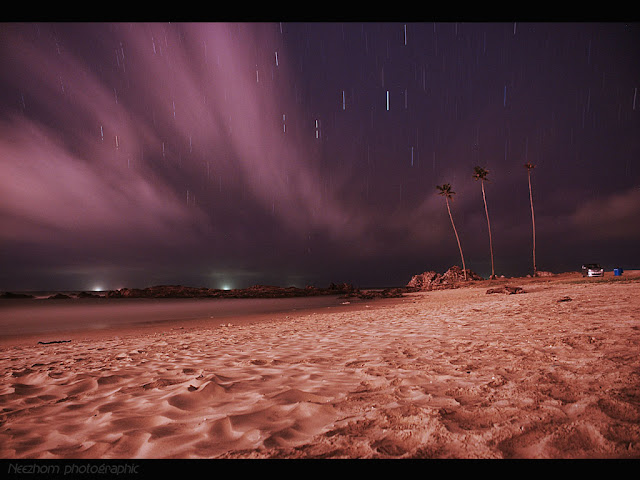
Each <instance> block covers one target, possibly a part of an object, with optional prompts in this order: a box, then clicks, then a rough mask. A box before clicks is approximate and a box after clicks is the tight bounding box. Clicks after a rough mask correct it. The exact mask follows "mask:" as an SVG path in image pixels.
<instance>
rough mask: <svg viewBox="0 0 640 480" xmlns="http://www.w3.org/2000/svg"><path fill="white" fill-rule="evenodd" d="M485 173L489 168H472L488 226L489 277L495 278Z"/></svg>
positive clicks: (487, 173)
mask: <svg viewBox="0 0 640 480" xmlns="http://www.w3.org/2000/svg"><path fill="white" fill-rule="evenodd" d="M487 175H489V170H487V169H485V168H482V167H474V169H473V179H474V180H480V185H481V186H482V199H483V200H484V213H485V214H486V215H487V227H488V228H489V252H490V253H491V278H496V272H495V270H494V268H493V242H492V240H491V223H490V222H489V210H488V209H487V197H486V196H485V194H484V182H485V180H486V181H487V182H488V181H489V180H487Z"/></svg>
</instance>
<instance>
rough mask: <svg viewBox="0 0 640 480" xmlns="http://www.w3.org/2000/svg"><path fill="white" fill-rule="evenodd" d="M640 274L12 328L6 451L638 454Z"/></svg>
mask: <svg viewBox="0 0 640 480" xmlns="http://www.w3.org/2000/svg"><path fill="white" fill-rule="evenodd" d="M639 277H640V272H625V273H624V275H623V277H618V278H613V277H611V273H610V272H607V277H606V278H605V279H604V281H603V280H599V279H582V277H580V276H579V275H575V274H566V275H563V276H557V277H551V278H536V279H510V280H499V281H492V282H489V281H485V282H477V283H475V284H474V285H472V286H469V287H464V288H458V289H453V290H442V291H432V292H420V293H413V294H409V295H407V296H406V297H405V298H402V299H394V300H373V301H370V302H359V303H357V304H355V303H354V304H350V305H344V306H343V308H330V309H318V310H315V311H311V310H305V311H304V312H288V313H274V314H265V315H261V316H255V317H252V318H244V319H242V320H241V319H229V320H228V322H225V323H221V324H216V325H214V324H211V323H209V322H207V321H206V319H201V320H199V321H198V320H193V321H190V322H186V323H180V324H178V323H173V324H171V323H163V324H161V325H148V326H146V327H135V328H129V329H126V330H123V329H119V330H113V329H106V330H100V331H87V332H82V331H76V332H73V333H69V334H67V335H64V337H65V338H64V340H71V341H66V342H65V343H49V344H39V343H37V341H38V340H40V339H38V340H37V337H21V338H13V339H12V340H11V341H5V342H3V343H1V344H0V375H2V382H1V384H0V458H4V459H7V458H8V459H25V458H28V459H57V458H63V459H70V458H72V459H78V458H92V459H95V458H100V459H112V458H127V459H133V458H136V459H142V458H164V459H166V458H180V459H190V458H287V459H291V458H349V459H355V458H362V459H365V458H453V459H460V458H465V459H466V458H496V459H501V458H536V459H537V458H571V459H572V458H638V457H640V442H639V441H640V358H639V357H638V352H639V351H640V281H637V280H638V279H639ZM504 284H508V285H517V286H521V287H522V288H523V290H524V293H520V294H515V295H506V294H487V293H486V291H487V289H488V288H489V287H495V286H500V285H504ZM48 340H49V341H55V340H56V339H55V338H49V339H48ZM58 340H63V339H62V338H60V339H58Z"/></svg>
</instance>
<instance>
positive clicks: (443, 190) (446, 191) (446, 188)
mask: <svg viewBox="0 0 640 480" xmlns="http://www.w3.org/2000/svg"><path fill="white" fill-rule="evenodd" d="M436 188H437V189H438V190H439V192H440V195H442V196H443V197H444V200H445V202H446V203H447V211H448V212H449V218H450V219H451V226H452V227H453V233H455V234H456V241H457V242H458V249H460V258H462V271H463V272H464V279H465V280H466V279H467V267H465V264H464V255H462V247H461V246H460V238H459V237H458V231H457V230H456V225H455V223H453V216H452V215H451V208H450V207H449V199H452V197H453V195H455V193H456V192H454V191H453V190H451V184H449V183H445V184H443V185H436Z"/></svg>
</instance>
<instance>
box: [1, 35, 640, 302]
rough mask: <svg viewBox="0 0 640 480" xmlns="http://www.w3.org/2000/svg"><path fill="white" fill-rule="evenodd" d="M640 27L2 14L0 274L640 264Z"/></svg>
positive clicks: (200, 278) (130, 282) (50, 283)
mask: <svg viewBox="0 0 640 480" xmlns="http://www.w3.org/2000/svg"><path fill="white" fill-rule="evenodd" d="M639 27H640V25H638V24H637V23H586V22H585V23H521V22H517V23H514V22H508V23H507V22H500V23H485V22H471V23H454V22H451V23H449V22H445V23H440V22H435V23H434V22H420V23H412V22H388V23H386V22H384V23H372V22H366V23H358V22H348V23H335V22H299V23H296V22H293V23H289V22H269V23H267V22H255V23H3V24H0V58H2V63H3V68H2V73H0V196H1V197H0V224H1V225H2V228H1V233H0V242H1V247H2V256H1V257H0V258H1V263H2V269H1V273H0V289H5V290H15V289H92V288H93V286H94V285H101V286H102V287H103V288H108V289H114V288H121V287H124V286H128V287H144V286H150V285H157V284H167V283H171V284H185V285H197V286H207V287H212V288H222V287H223V286H224V287H225V288H239V287H246V286H250V285H254V284H277V285H283V286H288V285H296V286H305V285H319V286H326V285H327V284H328V283H329V282H349V283H353V284H354V285H357V286H359V287H376V286H378V287H382V286H400V285H404V284H406V282H407V281H408V280H409V279H410V278H411V275H413V274H416V273H421V272H423V271H425V270H435V271H444V270H446V269H447V268H449V267H450V266H452V265H456V264H460V255H459V252H458V246H457V244H456V239H455V238H454V236H453V231H452V229H451V223H450V222H449V216H448V214H447V210H446V206H445V202H444V200H443V198H442V196H439V195H438V192H437V190H436V188H435V187H436V185H441V184H444V183H449V184H451V185H452V188H453V190H454V191H455V195H454V196H453V199H452V201H451V203H450V206H451V211H452V215H453V217H454V219H455V222H456V228H457V230H458V233H459V236H460V242H461V245H462V247H463V249H464V253H465V260H466V266H467V268H470V269H471V270H473V271H474V272H476V273H478V274H480V275H482V276H484V277H488V276H489V275H490V273H491V259H490V256H489V239H488V236H487V228H488V227H487V221H486V217H485V208H484V203H483V197H482V191H481V188H480V184H479V182H475V181H474V179H473V172H474V167H475V166H480V167H482V168H484V169H486V170H487V171H488V172H489V173H488V177H487V180H486V182H485V183H484V188H485V193H486V202H487V210H488V212H489V214H490V216H491V229H492V231H491V233H492V238H493V253H494V257H495V258H494V260H495V272H496V274H497V275H506V276H512V275H525V274H528V273H531V268H532V259H531V253H532V225H531V215H530V198H529V188H528V178H527V170H526V169H525V168H524V167H523V166H524V164H525V163H531V164H533V165H535V169H533V170H532V172H531V181H532V197H533V202H534V206H535V215H536V217H535V221H536V262H537V264H538V265H537V267H538V270H544V271H553V272H561V271H575V270H578V269H579V268H580V265H581V264H582V263H584V262H600V263H601V264H602V265H603V266H605V268H606V269H613V268H614V267H626V268H628V269H629V268H636V267H640V263H639V257H638V248H637V246H638V244H640V221H639V220H640V169H639V168H638V163H637V162H638V158H640V130H639V127H640V99H638V96H637V90H638V86H639V85H640V63H639V62H638V58H640V55H639V54H640V51H639V50H640V49H639V47H640V42H639V40H640V36H639V34H638V32H639V30H638V28H639Z"/></svg>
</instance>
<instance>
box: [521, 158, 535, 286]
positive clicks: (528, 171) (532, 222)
mask: <svg viewBox="0 0 640 480" xmlns="http://www.w3.org/2000/svg"><path fill="white" fill-rule="evenodd" d="M535 167H536V166H535V165H532V164H531V163H529V162H527V163H525V164H524V168H526V169H527V177H528V178H529V202H530V203H531V225H532V228H533V276H534V277H535V276H536V275H538V269H537V268H536V219H535V217H534V215H533V195H532V194H531V170H533V169H534V168H535Z"/></svg>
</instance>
